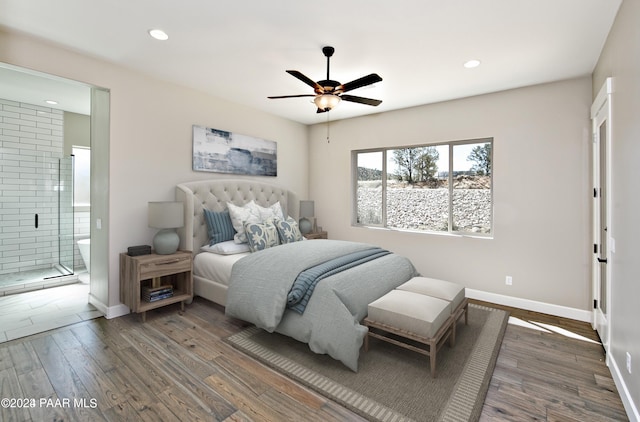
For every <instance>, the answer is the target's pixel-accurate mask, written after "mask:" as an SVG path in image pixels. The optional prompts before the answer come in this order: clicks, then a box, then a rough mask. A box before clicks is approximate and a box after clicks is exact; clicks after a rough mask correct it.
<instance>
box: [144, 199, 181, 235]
mask: <svg viewBox="0 0 640 422" xmlns="http://www.w3.org/2000/svg"><path fill="white" fill-rule="evenodd" d="M183 225H184V206H183V205H182V202H169V201H166V202H149V227H153V228H156V229H176V228H178V227H182V226H183Z"/></svg>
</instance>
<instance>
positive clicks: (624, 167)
mask: <svg viewBox="0 0 640 422" xmlns="http://www.w3.org/2000/svg"><path fill="white" fill-rule="evenodd" d="M638 22H640V2H638V1H630V0H624V1H623V2H622V5H621V6H620V10H619V11H618V16H617V18H616V20H615V22H614V24H613V28H612V29H611V32H610V33H609V38H608V39H607V42H606V44H605V47H604V49H603V52H602V55H601V57H600V60H599V61H598V64H597V66H596V69H595V71H594V78H593V86H594V92H595V93H597V92H598V90H599V89H600V87H601V86H602V84H603V83H604V81H605V78H607V77H613V87H614V88H613V91H614V92H613V94H612V96H611V106H612V115H611V124H612V126H611V130H612V134H611V142H612V152H611V160H612V168H611V172H612V175H611V183H612V191H611V200H612V203H613V209H612V213H611V220H612V222H611V227H610V234H611V236H612V237H613V238H614V239H615V245H616V248H615V253H612V255H611V259H610V261H609V264H608V265H611V272H612V279H611V312H610V320H611V343H610V353H609V357H610V360H611V362H612V365H611V370H612V373H613V374H614V379H616V381H617V384H618V390H619V391H620V393H621V394H622V396H623V399H626V402H625V405H626V406H627V413H628V414H629V415H630V419H631V420H636V421H637V420H640V414H639V412H638V409H639V407H640V376H638V373H640V326H639V325H638V322H639V321H640V306H638V298H640V279H639V278H640V276H639V275H640V259H638V255H639V254H638V252H639V250H640V248H639V247H638V239H639V238H640V224H638V216H639V215H640V189H638V180H640V166H638V163H639V160H640V54H639V52H640V25H638ZM627 352H629V353H630V354H631V358H632V361H631V363H632V373H631V374H630V373H628V372H627V369H626V353H627ZM632 415H633V416H632Z"/></svg>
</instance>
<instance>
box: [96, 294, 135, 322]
mask: <svg viewBox="0 0 640 422" xmlns="http://www.w3.org/2000/svg"><path fill="white" fill-rule="evenodd" d="M89 303H90V304H92V305H93V306H95V307H96V309H98V310H99V311H100V312H102V313H103V314H104V317H105V318H107V319H111V318H117V317H120V316H123V315H127V314H128V313H129V312H131V310H130V309H129V307H128V306H127V305H123V304H122V303H120V304H118V305H116V306H107V305H105V304H104V303H102V302H101V301H99V300H98V299H97V298H96V297H95V296H93V295H91V294H89Z"/></svg>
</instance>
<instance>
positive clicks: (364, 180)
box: [352, 138, 493, 235]
mask: <svg viewBox="0 0 640 422" xmlns="http://www.w3.org/2000/svg"><path fill="white" fill-rule="evenodd" d="M492 158H493V138H487V139H475V140H467V141H456V142H448V143H441V144H431V145H417V146H408V147H403V148H381V149H375V150H360V151H352V159H353V160H352V163H353V171H354V180H355V186H354V197H355V198H354V216H353V224H354V225H357V226H371V227H385V228H389V229H397V230H412V231H426V232H448V233H458V234H477V235H491V233H492V221H493V194H492V184H493V168H492Z"/></svg>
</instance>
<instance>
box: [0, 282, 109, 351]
mask: <svg viewBox="0 0 640 422" xmlns="http://www.w3.org/2000/svg"><path fill="white" fill-rule="evenodd" d="M88 277H89V276H88V274H87V273H84V274H79V275H78V278H79V280H78V282H76V283H74V284H67V285H63V286H57V287H50V288H46V289H42V290H35V291H29V292H24V293H19V294H13V295H8V296H0V343H3V342H6V341H10V340H14V339H17V338H21V337H26V336H29V335H32V334H37V333H41V332H44V331H48V330H52V329H54V328H58V327H63V326H65V325H70V324H75V323H77V322H82V321H86V320H89V319H93V318H98V317H101V316H103V315H102V313H101V312H100V311H98V310H97V309H96V308H95V307H94V306H93V305H90V304H89V279H88Z"/></svg>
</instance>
